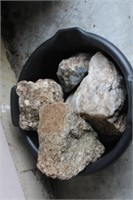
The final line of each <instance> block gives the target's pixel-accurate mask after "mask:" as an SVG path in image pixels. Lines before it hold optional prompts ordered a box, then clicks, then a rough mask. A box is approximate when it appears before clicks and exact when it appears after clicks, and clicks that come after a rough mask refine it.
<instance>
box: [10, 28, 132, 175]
mask: <svg viewBox="0 0 133 200" xmlns="http://www.w3.org/2000/svg"><path fill="white" fill-rule="evenodd" d="M97 51H101V52H103V53H104V54H105V55H106V56H107V57H108V58H109V59H110V60H112V61H113V62H114V64H115V66H116V67H117V69H118V70H119V71H120V72H121V74H122V75H123V77H124V80H125V85H126V89H127V94H128V95H127V98H128V99H127V104H128V105H127V106H128V112H127V124H126V129H125V131H124V132H123V134H122V135H121V136H120V137H116V138H114V139H113V140H112V141H113V142H111V143H108V146H109V148H108V151H106V153H105V154H104V155H103V156H102V157H101V158H100V159H99V160H97V161H96V162H95V163H92V164H90V165H88V166H87V167H86V168H85V169H84V170H83V171H82V172H81V173H80V174H81V175H88V174H90V173H93V172H95V171H98V170H100V169H103V168H105V167H107V166H108V165H110V164H111V163H112V162H113V161H115V160H116V159H117V158H118V157H119V156H120V155H121V154H122V153H123V152H124V151H125V150H126V148H127V146H128V145H129V143H130V141H131V139H132V83H133V80H132V67H131V65H130V64H129V62H128V60H127V59H126V57H125V56H124V55H123V54H122V52H121V51H120V50H119V49H118V48H117V47H116V46H114V45H113V44H112V43H110V42H109V41H108V40H106V39H104V38H102V37H100V36H98V35H95V34H93V33H88V32H86V31H84V30H82V29H80V28H68V29H62V30H59V31H57V33H56V34H55V35H54V36H53V37H51V38H50V39H48V40H47V41H46V42H44V43H43V44H42V45H40V46H39V47H38V48H37V49H36V50H35V51H34V52H33V54H32V55H31V56H30V58H29V59H28V61H27V62H26V64H25V65H24V67H23V69H22V72H21V74H20V77H19V79H18V81H21V80H27V81H29V80H30V81H37V80H38V79H40V78H42V79H45V78H50V79H54V80H55V81H57V82H59V81H58V78H57V76H56V71H57V68H58V64H59V62H60V61H61V60H62V59H65V58H68V57H70V56H72V55H74V54H76V53H81V52H91V53H95V52H97ZM11 115H12V123H13V125H14V126H18V127H19V106H18V96H17V94H16V86H14V87H13V88H12V89H11ZM21 131H22V132H23V134H24V137H26V139H27V142H28V144H29V146H30V148H31V150H32V153H33V154H34V155H35V156H36V157H37V151H38V145H39V144H38V136H37V133H36V132H33V131H30V132H29V131H24V130H21Z"/></svg>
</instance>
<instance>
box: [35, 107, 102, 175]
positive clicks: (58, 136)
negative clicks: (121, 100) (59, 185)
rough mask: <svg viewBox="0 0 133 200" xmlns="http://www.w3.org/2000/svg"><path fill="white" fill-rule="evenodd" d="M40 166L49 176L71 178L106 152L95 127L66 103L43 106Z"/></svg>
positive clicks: (39, 132) (39, 153)
mask: <svg viewBox="0 0 133 200" xmlns="http://www.w3.org/2000/svg"><path fill="white" fill-rule="evenodd" d="M39 116H40V121H39V125H38V136H39V151H38V162H37V167H38V169H39V170H40V171H41V172H42V173H45V174H46V175H47V176H50V177H52V178H59V179H70V178H71V177H72V176H75V175H77V174H78V173H79V172H80V171H82V170H83V169H84V168H85V167H86V165H88V164H89V163H91V162H95V161H96V160H97V159H98V158H99V157H100V156H101V155H102V153H103V152H104V146H103V145H102V144H101V143H100V142H99V140H98V139H97V134H96V133H95V132H94V131H93V129H92V127H91V126H90V125H89V124H88V123H86V122H85V120H83V119H82V118H81V117H80V116H79V114H77V113H75V112H74V109H73V108H72V107H71V106H70V105H69V104H65V103H55V104H51V105H47V106H45V107H42V108H41V109H40V113H39Z"/></svg>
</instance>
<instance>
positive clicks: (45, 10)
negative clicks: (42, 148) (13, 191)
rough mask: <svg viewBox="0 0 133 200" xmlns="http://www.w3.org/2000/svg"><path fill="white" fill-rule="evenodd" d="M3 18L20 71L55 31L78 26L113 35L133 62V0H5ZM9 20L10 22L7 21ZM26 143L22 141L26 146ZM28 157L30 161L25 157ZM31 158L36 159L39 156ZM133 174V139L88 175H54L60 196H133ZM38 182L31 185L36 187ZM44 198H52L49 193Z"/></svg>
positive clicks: (15, 65)
mask: <svg viewBox="0 0 133 200" xmlns="http://www.w3.org/2000/svg"><path fill="white" fill-rule="evenodd" d="M2 19H3V28H2V29H3V30H2V33H3V35H4V38H5V39H6V40H5V42H6V48H7V55H8V58H9V60H10V63H11V66H12V68H13V69H14V71H15V73H16V76H17V77H18V75H19V73H20V71H21V69H22V66H23V65H24V63H25V62H26V60H27V59H28V57H29V56H30V54H31V53H32V52H33V51H34V50H35V49H36V48H37V47H38V46H39V45H40V44H41V43H42V42H44V41H45V40H46V39H48V38H49V37H51V36H52V35H54V34H55V32H56V31H57V30H58V29H61V28H67V27H75V26H78V27H81V28H83V29H85V30H86V31H89V32H93V33H96V34H99V35H101V36H103V37H105V38H107V39H108V40H110V41H111V42H112V43H114V44H115V45H116V46H117V47H118V48H119V49H120V50H121V51H122V52H123V53H124V54H125V56H126V57H127V58H128V60H129V62H130V63H131V65H132V66H133V53H132V52H133V37H132V35H133V1H132V0H124V1H122V0H108V1H106V0H100V1H98V0H84V1H83V0H73V1H49V2H8V5H7V4H6V2H5V3H4V4H3V8H2ZM5 21H7V22H8V23H7V24H5V23H4V22H5ZM10 85H11V84H10ZM15 130H16V131H18V130H17V129H15ZM15 130H14V131H15ZM7 140H8V137H7ZM14 142H17V140H16V141H14ZM19 143H21V141H20V140H19ZM23 145H24V143H23V142H22V144H21V146H23ZM24 146H25V145H24ZM24 148H25V147H24ZM19 156H22V153H20V154H19V153H18V154H17V153H16V151H15V150H14V152H13V159H14V162H15V164H16V165H17V166H18V164H17V159H18V157H19ZM30 159H31V158H30ZM24 162H26V163H27V162H28V161H27V160H26V159H25V161H24ZM30 162H31V163H34V162H35V161H34V158H32V159H31V161H30ZM21 165H22V164H20V166H18V167H17V170H19V168H21ZM33 166H34V167H35V164H31V167H33ZM30 173H31V171H30V172H28V171H27V174H29V177H30ZM35 177H36V176H35ZM132 178H133V176H132V145H130V146H129V148H128V149H127V150H126V152H125V153H124V154H123V155H122V157H121V158H120V159H119V160H117V161H116V162H115V163H114V164H113V165H111V166H110V167H108V168H107V169H105V170H103V171H100V172H97V173H95V174H93V175H91V176H87V177H75V178H73V179H71V180H69V181H55V190H56V192H57V197H58V198H61V199H133V192H132V188H133V179H132ZM20 179H21V182H22V185H23V184H25V185H28V184H29V182H30V180H29V179H28V180H29V181H27V179H23V178H22V177H21V178H20ZM39 183H40V182H39ZM28 187H29V186H28ZM28 187H26V189H25V188H23V190H24V191H25V194H28V191H26V190H28ZM34 187H36V189H35V191H36V193H37V191H39V187H37V183H35V185H34ZM34 187H31V188H30V189H31V190H34ZM30 189H29V190H30ZM35 191H33V192H35ZM43 192H44V191H43ZM31 193H32V191H31ZM39 197H40V199H41V194H40V196H37V195H36V199H39ZM42 198H47V195H44V196H43V197H42ZM26 199H28V197H27V196H26Z"/></svg>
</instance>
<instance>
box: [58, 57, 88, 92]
mask: <svg viewBox="0 0 133 200" xmlns="http://www.w3.org/2000/svg"><path fill="white" fill-rule="evenodd" d="M89 60H90V55H88V54H83V53H81V54H77V55H75V56H73V57H70V58H68V59H65V60H62V61H61V63H60V64H59V67H58V71H57V76H58V78H59V80H60V83H61V85H62V88H63V90H64V91H65V92H69V91H71V90H72V89H73V88H74V87H75V86H76V85H77V84H79V83H80V82H81V80H82V79H83V77H84V76H85V74H86V73H87V70H88V66H89Z"/></svg>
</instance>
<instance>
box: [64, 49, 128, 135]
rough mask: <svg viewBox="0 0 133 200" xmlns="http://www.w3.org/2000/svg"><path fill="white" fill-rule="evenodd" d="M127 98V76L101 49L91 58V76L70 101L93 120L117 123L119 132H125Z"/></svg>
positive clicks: (89, 75) (83, 82) (84, 80)
mask: <svg viewBox="0 0 133 200" xmlns="http://www.w3.org/2000/svg"><path fill="white" fill-rule="evenodd" d="M124 101H125V87H124V84H123V78H122V76H121V75H120V74H119V72H118V71H117V70H116V68H115V66H114V64H113V63H112V62H111V61H109V60H108V59H107V58H106V57H105V56H104V55H103V54H102V53H100V52H97V53H96V54H95V55H94V56H93V57H92V58H91V60H90V62H89V69H88V75H87V76H86V77H85V78H84V79H83V81H82V82H81V84H80V86H79V87H78V88H77V90H76V92H75V93H74V94H72V95H71V96H70V97H68V99H67V102H69V103H70V104H72V105H73V107H74V108H75V109H76V110H77V111H78V112H79V113H82V114H84V115H86V116H87V119H88V116H89V119H90V120H91V117H92V119H93V118H95V119H97V120H100V122H101V119H103V120H104V121H105V120H107V122H109V123H111V124H113V125H114V128H116V132H118V131H117V129H118V130H119V131H120V132H121V131H123V130H124V128H125V120H123V119H124V118H125V117H124V118H123V117H121V118H120V116H119V113H120V110H121V109H122V107H123V106H124ZM90 122H91V121H90ZM107 122H106V124H107ZM121 124H123V128H122V127H121ZM106 134H108V133H106ZM112 134H113V131H112ZM114 134H115V132H114Z"/></svg>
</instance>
